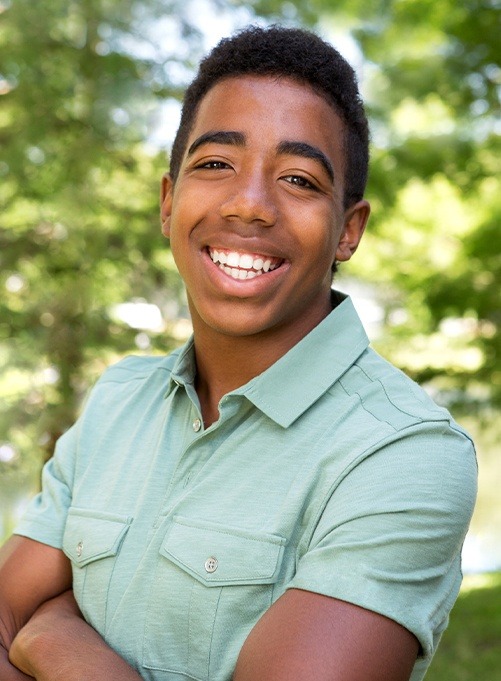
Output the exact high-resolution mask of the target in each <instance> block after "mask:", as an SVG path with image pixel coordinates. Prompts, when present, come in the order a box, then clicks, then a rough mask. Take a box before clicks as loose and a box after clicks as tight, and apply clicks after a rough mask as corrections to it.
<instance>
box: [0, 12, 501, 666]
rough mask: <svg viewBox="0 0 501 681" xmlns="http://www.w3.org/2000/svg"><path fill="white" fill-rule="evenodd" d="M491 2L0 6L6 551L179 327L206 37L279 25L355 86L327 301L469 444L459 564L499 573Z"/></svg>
mask: <svg viewBox="0 0 501 681" xmlns="http://www.w3.org/2000/svg"><path fill="white" fill-rule="evenodd" d="M499 8H500V7H499V2H498V0H490V1H488V0H485V1H480V0H467V1H466V0H465V2H461V3H458V2H457V0H433V2H426V1H423V0H387V1H383V0H381V1H376V0H375V1H373V2H370V1H369V2H368V1H367V0H366V1H365V2H361V1H357V0H355V1H353V0H351V1H350V2H348V0H340V1H336V2H334V0H315V1H312V0H310V1H309V2H306V1H303V0H301V1H300V2H295V3H294V4H292V3H290V2H278V1H274V0H269V1H267V2H259V1H254V2H245V3H242V2H238V1H237V0H234V1H231V0H193V1H190V0H170V1H169V0H141V1H140V2H139V1H137V2H134V0H127V2H125V0H117V1H116V2H112V3H110V2H107V1H106V0H91V1H89V2H85V3H83V2H77V1H73V2H72V1H71V0H64V1H63V0H37V2H33V0H12V1H9V0H0V14H1V16H0V57H1V58H0V154H1V156H0V202H1V207H2V210H1V214H0V264H1V267H0V370H1V374H0V508H1V512H0V541H1V539H2V538H5V537H6V536H7V535H8V533H9V532H10V531H11V530H12V528H13V526H14V525H15V523H16V519H17V518H18V517H19V515H20V513H21V512H22V510H23V508H24V507H25V505H26V501H27V499H28V498H29V496H30V495H32V494H33V493H34V492H35V491H36V489H37V487H38V484H39V483H38V480H39V471H40V467H41V465H42V462H43V461H44V460H46V459H47V458H48V457H49V456H50V455H51V453H52V451H53V446H54V442H55V440H56V439H57V437H58V436H59V435H60V434H61V433H62V432H64V430H65V429H66V428H68V426H69V425H70V424H71V423H72V422H73V420H74V418H75V416H76V414H77V413H78V409H79V406H80V404H81V401H82V399H83V397H84V395H85V393H86V391H87V389H88V387H89V386H90V385H91V384H92V383H93V381H94V380H95V379H96V378H97V376H98V375H99V374H100V373H101V372H102V370H103V369H104V368H105V366H106V365H108V364H109V363H111V362H114V361H116V360H117V359H119V358H120V357H121V356H123V355H124V354H128V353H131V352H132V353H164V352H167V351H169V350H171V349H172V348H173V347H175V346H176V345H179V344H180V343H181V342H182V341H183V340H184V339H185V338H186V337H187V335H188V334H189V333H190V322H189V319H188V315H187V309H186V304H185V300H184V297H183V290H182V286H181V283H180V281H179V279H178V277H177V274H176V271H175V267H174V263H173V260H172V257H171V254H170V252H169V249H168V243H167V242H166V241H165V240H163V238H162V237H161V235H160V230H159V220H158V181H159V178H160V176H161V174H162V173H163V172H164V171H165V169H166V168H167V167H168V153H169V147H170V144H171V142H172V139H173V135H174V133H175V130H176V126H177V122H178V119H179V108H180V107H179V99H180V96H181V94H182V91H183V88H184V87H185V85H186V84H187V83H188V82H189V80H190V78H191V77H192V75H193V72H194V68H195V66H196V64H197V62H198V60H199V58H200V57H201V55H202V54H203V53H205V52H206V51H207V50H208V49H209V48H210V47H211V46H212V45H213V44H215V42H217V40H218V39H219V38H220V37H222V36H224V35H227V34H228V33H230V32H231V31H232V30H233V29H235V28H238V27H241V26H244V25H246V24H247V23H249V22H251V21H253V22H257V23H268V22H272V21H280V22H282V23H286V24H289V25H307V26H313V27H315V28H316V30H318V31H319V32H320V33H321V35H323V36H324V37H325V38H326V39H328V40H330V41H331V42H333V44H334V45H336V46H337V47H338V48H339V49H340V51H341V52H342V53H343V54H344V55H345V56H346V57H347V58H348V59H349V61H350V62H351V63H352V64H353V65H354V67H355V68H356V70H357V73H358V76H359V80H360V83H361V89H362V92H363V95H364V98H365V99H366V102H367V106H368V112H369V115H370V120H371V127H372V140H373V146H372V173H371V177H370V184H369V189H368V198H369V199H370V200H371V203H372V205H373V216H372V218H371V223H370V228H369V230H368V233H367V235H366V236H365V237H364V242H365V243H363V244H362V246H361V248H360V250H359V252H358V253H357V255H356V257H355V259H354V260H353V261H352V262H350V263H349V265H346V266H345V267H343V269H342V271H341V273H340V275H339V278H338V281H337V285H338V287H339V288H341V289H342V290H345V291H348V292H349V293H351V294H352V295H353V297H354V301H355V304H356V307H357V308H358V310H359V312H360V314H361V316H362V318H363V320H364V322H365V325H366V328H367V330H368V333H369V335H370V336H371V339H372V341H373V345H374V347H375V348H376V349H377V350H378V351H379V352H381V353H382V354H383V355H384V356H386V357H387V358H388V359H390V360H391V361H392V362H393V363H395V364H396V365H398V366H399V367H401V368H402V369H403V370H404V371H405V372H406V373H408V374H409V375H410V376H412V377H413V378H415V379H416V380H418V381H419V382H420V383H421V384H423V385H424V386H425V387H426V389H427V390H428V391H429V392H430V393H431V394H432V395H433V397H434V398H435V399H436V400H437V401H439V402H440V403H442V404H445V405H446V406H448V407H449V409H451V411H452V412H453V413H454V415H455V416H456V418H457V420H458V421H459V422H460V423H461V424H462V425H464V426H465V427H466V428H467V429H468V430H470V432H471V433H472V434H473V435H474V437H475V440H476V442H477V445H478V458H479V464H480V495H479V501H478V505H477V509H476V512H475V516H474V519H473V523H472V527H471V531H470V533H469V535H468V537H467V541H466V544H465V550H464V569H465V571H466V572H470V573H482V572H486V571H492V570H499V569H500V568H501V504H500V503H499V490H500V489H501V466H500V463H499V456H500V455H499V435H500V431H501V426H500V421H499V405H500V402H501V367H500V340H499V335H498V327H499V319H500V315H501V311H500V307H501V305H500V303H501V297H500V294H499V290H500V271H501V259H500V245H501V237H500V231H501V228H500V225H501V220H500V217H501V187H500V174H499V170H500V167H499V157H500V155H499V152H500V143H499V133H500V131H501V124H500V119H499V91H500V87H501V69H500V66H499V56H500V55H499V30H498V29H499ZM451 678H452V677H451ZM464 678H466V677H464Z"/></svg>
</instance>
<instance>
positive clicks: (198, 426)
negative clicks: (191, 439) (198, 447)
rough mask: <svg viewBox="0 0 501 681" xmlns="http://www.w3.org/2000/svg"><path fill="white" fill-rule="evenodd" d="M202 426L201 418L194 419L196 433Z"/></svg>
mask: <svg viewBox="0 0 501 681" xmlns="http://www.w3.org/2000/svg"><path fill="white" fill-rule="evenodd" d="M201 427H202V421H200V419H195V420H194V421H193V430H194V431H195V433H198V431H199V430H200V428H201Z"/></svg>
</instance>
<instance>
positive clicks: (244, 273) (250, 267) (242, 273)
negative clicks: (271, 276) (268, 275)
mask: <svg viewBox="0 0 501 681" xmlns="http://www.w3.org/2000/svg"><path fill="white" fill-rule="evenodd" d="M209 255H210V257H211V260H212V262H214V263H215V264H218V263H219V267H220V269H222V270H223V272H225V273H226V274H228V275H229V276H230V277H233V279H239V280H244V279H254V277H258V276H260V275H261V274H263V273H264V272H270V271H273V270H275V269H276V268H277V267H279V266H280V264H281V263H278V262H274V263H272V261H271V259H270V258H267V259H266V260H265V259H264V258H263V257H262V256H257V257H254V256H253V255H251V254H250V253H238V252H237V251H217V250H216V249H209Z"/></svg>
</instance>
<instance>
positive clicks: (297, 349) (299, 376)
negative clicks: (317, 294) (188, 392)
mask: <svg viewBox="0 0 501 681" xmlns="http://www.w3.org/2000/svg"><path fill="white" fill-rule="evenodd" d="M333 297H334V298H335V299H337V300H340V301H341V302H340V303H339V304H338V305H337V306H336V307H335V308H334V310H333V311H332V312H331V313H330V314H329V315H328V316H327V317H326V318H325V319H324V320H322V321H321V322H320V324H318V325H317V326H316V327H315V328H314V329H313V330H312V331H310V333H309V334H308V335H307V336H305V337H304V338H303V339H302V340H300V341H299V343H297V344H296V345H295V346H294V347H293V348H291V349H290V350H289V352H287V353H286V354H285V355H284V356H283V357H281V358H280V359H279V360H278V361H277V362H275V363H274V364H272V365H271V367H269V368H268V369H267V370H266V371H264V372H263V373H262V374H260V375H259V376H256V377H255V378H253V379H252V380H251V381H249V382H248V383H246V384H245V385H244V386H242V387H241V388H238V389H237V390H235V391H233V393H232V394H235V395H244V396H245V397H246V398H247V399H248V400H249V401H250V402H252V404H254V406H256V407H257V408H258V409H259V410H260V411H262V412H263V413H265V414H266V415H267V416H269V417H270V418H271V419H273V421H275V422H276V423H278V424H279V425H280V426H282V427H284V428H287V427H288V426H290V425H291V424H292V423H293V422H294V421H295V420H296V419H297V418H299V416H301V414H303V413H304V412H305V411H306V410H307V409H308V408H309V407H310V406H311V405H312V404H313V403H314V402H316V401H317V400H318V399H319V397H321V396H322V395H323V394H324V393H325V392H326V391H327V390H328V389H329V388H330V387H331V386H332V385H333V384H334V383H335V382H336V381H337V380H338V379H339V378H340V377H341V376H342V375H343V374H344V373H345V372H346V371H347V370H348V369H349V368H350V367H351V366H352V365H353V364H354V363H355V362H356V361H357V359H358V358H359V357H360V355H361V354H362V353H363V352H364V351H365V350H366V348H367V347H368V345H369V339H368V338H367V335H366V333H365V331H364V328H363V326H362V322H361V321H360V318H359V316H358V314H357V312H356V311H355V308H354V306H353V303H352V301H351V299H350V298H349V297H348V296H344V295H343V294H340V293H339V292H335V294H334V296H333ZM171 357H172V356H171ZM195 372H196V367H195V353H194V349H193V337H191V338H190V339H189V340H188V341H187V342H186V343H185V344H184V345H183V346H182V347H181V348H180V349H179V350H178V351H177V358H176V360H175V363H174V366H173V368H172V372H171V375H170V381H169V387H168V390H167V394H168V393H169V392H170V391H171V390H172V389H173V388H174V386H175V385H178V386H179V385H183V386H185V387H186V386H187V385H189V384H191V385H193V383H194V379H195Z"/></svg>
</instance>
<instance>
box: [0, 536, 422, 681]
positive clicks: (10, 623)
mask: <svg viewBox="0 0 501 681" xmlns="http://www.w3.org/2000/svg"><path fill="white" fill-rule="evenodd" d="M69 589H71V568H70V565H69V561H68V560H67V558H66V556H64V554H63V553H62V551H59V550H58V549H54V548H51V547H49V546H46V545H44V544H40V543H38V542H35V541H32V540H30V539H25V538H22V537H13V538H11V539H10V540H9V541H8V542H7V543H6V545H5V546H4V547H3V548H2V549H0V678H1V679H2V681H26V680H27V679H30V678H33V677H34V678H35V679H37V680H38V681H115V680H116V681H140V679H141V677H140V676H139V674H138V673H137V672H136V671H135V670H133V669H132V668H131V667H130V666H129V665H128V664H127V663H126V662H125V661H124V660H123V659H122V658H120V657H119V656H118V655H117V654H116V653H115V652H114V651H113V650H112V649H111V648H109V647H108V646H107V645H106V643H105V641H104V640H103V639H102V638H101V636H100V635H99V634H98V633H97V632H96V631H95V630H94V629H92V627H90V626H89V625H88V624H87V623H86V622H85V621H84V620H83V619H82V616H81V614H80V612H79V610H78V608H77V606H76V603H75V601H74V600H73V597H72V594H71V591H68V590H69ZM417 652H418V642H417V640H416V639H415V637H414V636H413V634H411V633H410V632H409V631H407V630H406V629H405V628H404V627H402V626H400V625H399V624H397V623H396V622H394V621H392V620H390V619H387V618H386V617H383V616H382V615H378V614H376V613H374V612H370V611H368V610H365V609H363V608H360V607H358V606H355V605H352V604H350V603H345V602H343V601H340V600H337V599H333V598H329V597H327V596H322V595H319V594H314V593H311V592H308V591H301V590H298V589H290V590H289V591H287V592H286V593H285V594H284V595H283V596H282V597H281V598H280V599H279V600H278V601H277V602H276V603H275V604H274V605H273V606H272V607H271V608H270V609H269V610H268V611H267V612H266V613H265V614H264V615H263V617H262V618H261V619H260V621H259V622H258V623H257V625H256V626H255V627H254V629H253V630H252V631H251V633H250V635H249V636H248V638H247V640H246V641H245V643H244V646H243V648H242V650H241V652H240V655H239V658H238V662H237V665H236V669H235V673H234V676H233V681H257V680H259V681H288V680H289V679H291V678H293V679H295V681H408V679H409V676H410V673H411V671H412V667H413V664H414V661H415V659H416V655H417Z"/></svg>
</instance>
